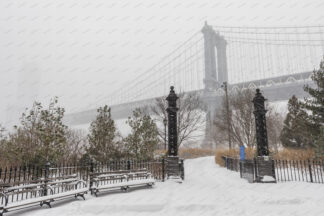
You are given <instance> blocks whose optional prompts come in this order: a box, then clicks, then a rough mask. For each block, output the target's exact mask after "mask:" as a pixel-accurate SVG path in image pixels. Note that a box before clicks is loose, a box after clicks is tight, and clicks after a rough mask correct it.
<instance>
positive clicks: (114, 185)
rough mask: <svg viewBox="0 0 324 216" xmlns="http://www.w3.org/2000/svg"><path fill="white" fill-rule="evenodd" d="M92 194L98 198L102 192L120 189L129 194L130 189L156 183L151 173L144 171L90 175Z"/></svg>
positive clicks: (150, 185)
mask: <svg viewBox="0 0 324 216" xmlns="http://www.w3.org/2000/svg"><path fill="white" fill-rule="evenodd" d="M90 181H91V187H90V191H91V194H94V195H95V196H97V194H98V192H99V191H101V190H113V189H120V190H122V191H125V192H127V191H128V189H129V188H132V187H140V186H149V187H152V186H153V185H154V183H155V180H154V178H152V175H151V173H150V172H148V171H146V170H145V169H143V170H119V171H109V172H101V173H92V174H90Z"/></svg>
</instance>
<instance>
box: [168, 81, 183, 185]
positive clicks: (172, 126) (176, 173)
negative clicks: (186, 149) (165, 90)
mask: <svg viewBox="0 0 324 216" xmlns="http://www.w3.org/2000/svg"><path fill="white" fill-rule="evenodd" d="M166 100H167V101H168V108H167V109H166V111H167V112H168V158H167V173H168V178H174V179H177V180H179V179H180V178H181V177H182V179H184V167H183V166H184V165H183V161H182V162H181V163H179V157H178V132H177V111H178V108H177V100H178V96H177V95H176V93H175V92H174V87H173V86H171V88H170V94H169V95H168V97H167V98H166ZM180 182H181V181H180Z"/></svg>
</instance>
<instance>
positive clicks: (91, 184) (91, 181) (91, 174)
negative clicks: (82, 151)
mask: <svg viewBox="0 0 324 216" xmlns="http://www.w3.org/2000/svg"><path fill="white" fill-rule="evenodd" d="M93 173H94V164H93V159H90V178H89V179H90V192H91V194H93V193H92V190H91V188H92V186H93Z"/></svg>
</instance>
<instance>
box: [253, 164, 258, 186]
mask: <svg viewBox="0 0 324 216" xmlns="http://www.w3.org/2000/svg"><path fill="white" fill-rule="evenodd" d="M253 162H254V179H253V181H256V180H257V176H258V173H257V170H258V168H257V160H256V158H254V159H253Z"/></svg>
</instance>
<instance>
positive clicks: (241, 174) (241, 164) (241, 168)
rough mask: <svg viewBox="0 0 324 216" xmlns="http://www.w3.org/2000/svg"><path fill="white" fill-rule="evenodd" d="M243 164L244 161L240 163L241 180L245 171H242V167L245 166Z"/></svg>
mask: <svg viewBox="0 0 324 216" xmlns="http://www.w3.org/2000/svg"><path fill="white" fill-rule="evenodd" d="M242 163H243V161H240V177H241V178H242V172H243V170H242V168H243V167H242V165H243V164H242Z"/></svg>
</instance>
